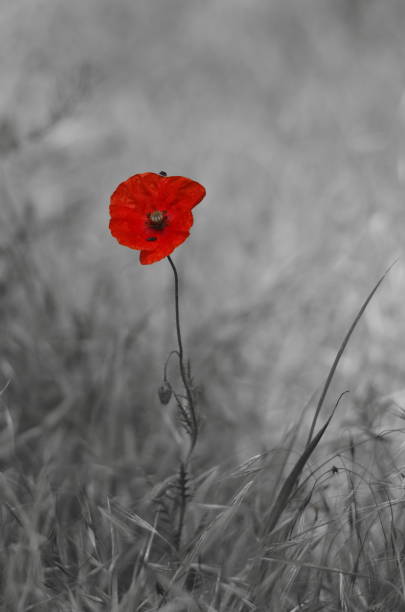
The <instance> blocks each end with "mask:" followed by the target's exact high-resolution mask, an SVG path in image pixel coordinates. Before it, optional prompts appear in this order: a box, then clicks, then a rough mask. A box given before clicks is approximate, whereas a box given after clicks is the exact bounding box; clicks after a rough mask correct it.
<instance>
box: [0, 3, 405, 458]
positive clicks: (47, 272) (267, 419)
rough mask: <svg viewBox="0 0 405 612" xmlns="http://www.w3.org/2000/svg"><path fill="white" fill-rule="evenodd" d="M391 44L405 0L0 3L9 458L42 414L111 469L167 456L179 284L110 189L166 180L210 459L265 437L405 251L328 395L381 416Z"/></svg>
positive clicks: (0, 267) (391, 188)
mask: <svg viewBox="0 0 405 612" xmlns="http://www.w3.org/2000/svg"><path fill="white" fill-rule="evenodd" d="M404 32H405V3H404V2H403V1H402V0H384V1H383V2H382V1H379V0H267V1H265V2H263V1H262V0H198V1H197V0H165V1H163V0H161V1H158V0H135V1H134V0H114V1H112V0H110V1H107V0H69V2H66V1H63V2H62V1H61V0H8V1H7V0H1V2H0V58H1V63H0V77H1V78H0V81H1V87H0V155H1V161H0V164H1V174H0V224H1V225H0V283H1V287H0V289H1V293H0V304H1V308H0V310H1V317H2V322H1V325H2V329H3V334H2V337H3V340H2V350H1V354H0V386H1V388H2V389H4V387H5V386H6V385H8V386H7V388H6V389H5V390H4V392H3V398H5V399H6V401H7V410H8V411H9V412H7V414H6V413H4V414H3V413H2V417H1V418H2V422H1V435H2V436H3V437H2V441H3V442H4V444H5V443H6V442H7V440H8V439H9V438H8V437H7V436H9V434H10V427H11V426H12V427H13V431H14V433H16V435H17V436H19V435H20V436H24V435H26V436H27V437H28V439H30V440H31V437H32V438H33V439H36V440H37V439H38V437H39V438H40V436H41V435H42V434H41V427H43V424H44V423H46V426H47V427H48V429H47V432H48V433H47V438H46V440H44V441H43V444H45V443H46V442H48V443H50V441H52V442H51V445H52V448H54V449H55V450H56V449H57V448H58V447H59V445H60V444H61V440H63V439H66V436H70V438H69V439H70V441H71V442H70V444H73V443H72V440H77V439H79V438H80V440H81V441H82V442H83V446H82V447H80V448H82V449H85V450H84V451H83V452H87V451H88V449H91V452H92V453H94V454H95V455H96V456H97V457H98V458H99V460H100V462H101V460H102V461H104V462H105V463H108V461H109V460H111V462H112V461H113V459H114V460H115V459H116V458H117V457H119V456H120V453H123V454H124V455H125V453H127V454H128V456H129V454H130V448H132V446H131V445H133V444H134V443H135V444H138V445H140V446H142V445H145V444H146V441H147V443H148V444H149V450H148V452H150V454H151V456H152V455H153V453H155V452H157V451H158V450H159V449H161V448H162V447H163V446H164V441H163V440H164V434H163V433H162V432H163V431H164V427H165V425H164V424H163V425H162V424H161V421H162V407H161V406H160V405H159V401H158V398H157V394H156V390H157V388H158V386H159V384H160V381H161V377H162V369H163V364H164V362H165V360H166V357H167V355H168V354H169V352H170V350H172V349H174V348H175V346H176V345H175V342H176V337H175V326H174V310H173V308H174V305H173V294H172V285H173V282H172V281H173V279H172V275H171V270H170V267H169V265H168V263H167V262H166V261H161V262H159V263H157V264H154V265H152V266H141V265H140V264H139V263H138V253H137V252H135V251H131V250H130V249H126V248H124V247H121V246H120V245H118V243H116V241H115V240H114V239H113V238H112V237H111V235H110V233H109V231H108V204H109V197H110V194H111V193H112V192H113V190H114V189H115V187H116V186H117V184H118V183H119V182H121V181H122V180H124V179H126V178H127V177H128V176H130V175H132V174H135V173H137V172H145V171H155V172H159V171H160V170H165V171H166V172H168V174H171V175H184V176H188V177H190V178H194V179H196V180H198V181H199V182H201V183H202V184H203V185H204V186H205V187H206V190H207V196H206V198H205V200H203V202H202V203H201V204H200V205H199V206H198V207H196V209H195V211H194V218H195V224H194V227H193V229H192V233H191V237H190V238H189V240H188V241H187V242H185V243H184V244H183V245H182V246H181V247H179V248H178V249H177V250H176V252H175V253H174V259H175V261H176V264H177V266H178V270H179V274H180V277H181V285H182V288H181V308H182V326H183V333H184V339H185V346H186V352H187V355H188V356H189V357H190V359H191V364H192V368H193V373H194V378H195V380H196V382H198V384H200V385H201V407H200V409H201V412H202V413H203V414H204V418H205V419H206V430H205V431H206V433H205V434H203V435H205V442H204V444H205V445H206V447H210V446H211V447H212V452H213V453H218V454H219V455H221V453H222V455H227V454H231V453H236V455H238V454H241V455H242V456H244V455H245V454H247V453H251V452H259V451H260V450H261V448H262V447H263V446H267V445H269V444H271V443H272V442H273V441H274V440H278V439H280V438H281V437H282V432H283V431H285V429H286V428H288V427H289V426H290V425H291V424H292V423H294V422H296V421H297V419H298V418H299V416H300V414H301V412H302V410H303V407H304V406H305V405H306V403H307V402H308V401H309V400H310V398H311V397H312V395H313V394H314V393H316V391H317V389H319V387H320V386H321V384H322V383H323V381H324V379H325V377H326V375H327V372H328V369H329V367H330V365H331V363H332V361H333V358H334V355H335V353H336V350H337V348H338V346H339V343H340V342H341V340H342V338H343V336H344V333H345V331H346V330H347V329H348V327H349V325H350V324H351V322H352V320H353V318H354V316H355V314H356V312H357V310H358V309H359V307H360V305H361V303H362V301H363V300H364V299H365V297H366V295H367V294H368V292H369V291H370V290H371V288H372V286H373V285H374V284H375V283H376V281H377V280H378V278H379V277H380V276H381V274H382V273H383V272H384V270H385V269H386V268H387V267H388V266H389V265H390V264H392V263H393V262H394V261H395V260H396V259H397V258H398V262H397V263H396V265H395V266H394V268H393V269H392V271H391V272H390V274H389V276H388V278H387V279H386V280H385V282H384V284H383V286H382V287H381V289H380V290H379V292H378V294H377V296H376V297H375V299H374V300H373V302H372V304H371V305H370V307H369V309H368V310H367V313H366V314H365V316H364V318H363V320H362V321H361V323H360V325H359V328H358V330H357V331H356V333H355V335H354V337H353V339H352V342H351V344H350V346H349V348H348V350H347V352H346V354H345V356H344V358H343V360H342V362H341V365H340V368H339V372H338V375H337V377H336V379H335V382H334V385H333V386H332V389H331V392H330V397H329V401H328V402H327V406H329V407H330V406H331V405H333V403H334V401H335V399H336V397H337V395H338V394H339V393H340V392H342V391H344V390H345V389H349V390H350V394H349V395H348V396H347V397H346V398H345V400H344V402H343V404H342V406H341V411H340V417H339V418H338V419H337V421H336V423H338V424H339V426H342V427H343V428H346V427H348V426H349V425H350V426H354V425H355V424H356V423H357V422H359V420H362V422H363V423H364V419H366V420H367V418H368V416H367V415H366V416H364V414H363V415H360V414H359V411H360V410H363V411H364V410H365V408H364V406H366V407H367V408H368V409H369V410H370V415H371V413H372V412H373V411H374V412H373V413H376V414H377V417H378V418H395V417H393V416H392V415H391V416H390V414H391V412H392V410H391V408H392V406H391V403H392V400H394V401H395V402H396V404H397V405H398V407H401V405H404V406H405V377H404V363H405V311H404V297H405V292H404V289H405V276H404V272H405V267H404V260H403V255H404V253H403V251H404V248H403V245H404V229H405V197H404V193H405V95H404V91H405V36H404ZM364 398H368V399H369V401H368V400H367V401H368V403H367V402H366V403H365V402H364ZM390 402H391V403H390ZM388 403H389V404H390V405H389V406H388ZM401 403H402V404H401ZM360 405H361V406H362V408H361V409H360V408H358V407H359V406H360ZM166 418H168V417H167V414H166V413H163V421H164V420H165V419H166ZM370 418H371V416H370ZM7 419H8V420H7ZM10 423H12V425H10ZM49 432H50V433H49ZM129 432H132V433H129ZM30 436H31V437H30ZM134 440H135V442H134ZM219 441H220V444H218V442H219ZM4 444H3V451H2V452H5V451H4V448H6V447H4ZM73 446H74V445H73ZM73 446H72V447H70V446H69V448H73ZM74 448H75V452H77V447H76V446H74ZM72 452H73V451H72ZM67 454H68V453H67Z"/></svg>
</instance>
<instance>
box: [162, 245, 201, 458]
mask: <svg viewBox="0 0 405 612" xmlns="http://www.w3.org/2000/svg"><path fill="white" fill-rule="evenodd" d="M167 259H168V260H169V263H170V265H171V267H172V270H173V274H174V297H175V309H176V331H177V343H178V346H179V352H178V355H179V365H180V375H181V379H182V381H183V385H184V389H185V391H186V396H187V403H188V406H189V410H190V416H191V423H192V427H191V432H190V436H191V445H190V449H189V451H188V457H187V458H189V457H190V455H191V453H192V452H193V450H194V447H195V445H196V442H197V435H198V422H197V415H196V412H195V406H194V399H193V394H192V392H191V388H190V384H189V381H188V378H187V374H186V368H185V366H184V352H183V341H182V338H181V329H180V308H179V276H178V274H177V270H176V266H175V265H174V263H173V260H172V258H171V257H170V255H168V256H167Z"/></svg>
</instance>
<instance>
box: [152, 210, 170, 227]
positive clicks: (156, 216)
mask: <svg viewBox="0 0 405 612" xmlns="http://www.w3.org/2000/svg"><path fill="white" fill-rule="evenodd" d="M148 219H149V227H152V228H153V229H162V228H163V227H164V226H165V224H166V211H165V210H154V211H153V212H151V213H149V214H148Z"/></svg>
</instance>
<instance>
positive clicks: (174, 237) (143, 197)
mask: <svg viewBox="0 0 405 612" xmlns="http://www.w3.org/2000/svg"><path fill="white" fill-rule="evenodd" d="M204 196H205V189H204V187H203V186H202V185H200V184H199V183H197V182H196V181H192V180H191V179H188V178H185V177H184V176H166V175H165V174H164V173H163V172H162V173H161V174H155V173H154V172H144V173H143V174H135V175H134V176H131V177H130V178H129V179H127V180H126V181H124V182H123V183H120V185H118V187H117V189H116V190H115V191H114V193H113V194H112V196H111V204H110V215H111V220H110V231H111V233H112V235H113V236H114V238H116V239H117V240H118V242H120V243H121V244H123V245H125V246H127V247H130V248H131V249H137V250H140V251H141V254H140V258H139V260H140V262H141V264H151V263H154V262H155V261H159V260H160V259H163V258H164V257H166V256H167V255H170V253H171V252H172V251H174V249H175V248H176V247H178V246H179V244H181V243H182V242H184V241H185V240H186V239H187V238H188V236H189V235H190V232H189V229H190V228H191V226H192V225H193V215H192V212H191V209H192V208H193V207H194V206H196V205H197V204H198V203H199V202H201V200H202V199H203V197H204Z"/></svg>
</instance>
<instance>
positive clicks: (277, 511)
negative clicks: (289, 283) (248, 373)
mask: <svg viewBox="0 0 405 612" xmlns="http://www.w3.org/2000/svg"><path fill="white" fill-rule="evenodd" d="M395 263H396V262H394V263H392V264H391V265H390V266H389V268H388V269H387V270H386V271H385V272H384V274H383V275H382V277H381V278H380V279H379V281H378V282H377V283H376V284H375V286H374V287H373V289H372V290H371V292H370V293H369V295H368V296H367V298H366V300H365V301H364V302H363V304H362V306H361V308H360V310H359V312H358V313H357V315H356V317H355V319H354V321H353V323H352V324H351V326H350V328H349V331H348V332H347V334H346V336H345V337H344V339H343V342H342V344H341V345H340V347H339V350H338V352H337V354H336V357H335V360H334V362H333V364H332V367H331V369H330V371H329V374H328V376H327V378H326V381H325V384H324V386H323V389H322V393H321V396H320V398H319V401H318V404H317V407H316V410H315V415H314V418H313V419H312V423H311V429H310V432H309V436H308V440H307V443H306V446H305V449H304V452H303V453H302V454H301V455H300V457H299V458H298V460H297V462H296V464H295V465H294V467H293V468H292V470H291V472H290V473H289V475H288V476H287V478H286V480H285V482H284V484H283V486H282V487H281V490H280V492H279V494H278V495H277V498H276V500H275V502H274V505H273V507H272V509H271V512H270V515H269V517H268V519H267V521H266V526H265V530H264V534H265V535H268V534H269V533H271V531H273V529H274V528H275V526H276V525H277V523H278V520H279V518H280V516H281V514H282V513H283V511H284V509H285V507H286V505H287V503H288V501H289V499H290V497H291V494H292V492H293V490H294V488H295V486H296V481H297V479H298V477H299V475H300V474H301V472H302V470H303V468H304V466H305V464H306V462H307V461H308V459H309V457H310V456H311V454H312V453H313V451H314V450H315V448H316V446H317V445H318V443H319V441H320V440H321V438H322V436H323V434H324V433H325V431H326V429H327V427H328V426H329V423H330V422H331V420H332V418H333V415H334V413H335V410H336V408H337V406H338V405H339V402H340V400H341V398H342V396H343V395H344V393H342V395H341V396H340V397H339V399H338V400H337V402H336V404H335V407H334V409H333V411H332V413H331V415H330V416H329V418H328V420H327V421H326V423H325V425H324V426H323V427H322V428H321V429H320V430H319V431H318V433H317V434H316V435H315V437H313V434H314V430H315V426H316V423H317V420H318V416H319V413H320V411H321V408H322V406H323V404H324V401H325V398H326V394H327V392H328V390H329V387H330V384H331V382H332V379H333V376H334V374H335V372H336V368H337V366H338V364H339V362H340V359H341V357H342V355H343V353H344V350H345V348H346V346H347V344H348V342H349V340H350V338H351V336H352V334H353V332H354V330H355V328H356V326H357V324H358V322H359V320H360V319H361V317H362V315H363V313H364V311H365V310H366V308H367V306H368V304H369V303H370V301H371V299H372V298H373V296H374V294H375V293H376V291H377V289H378V288H379V286H380V285H381V283H382V282H383V280H384V279H385V277H386V276H387V274H388V272H389V271H390V270H391V268H392V267H393V265H394V264H395ZM345 393H346V392H345Z"/></svg>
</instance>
